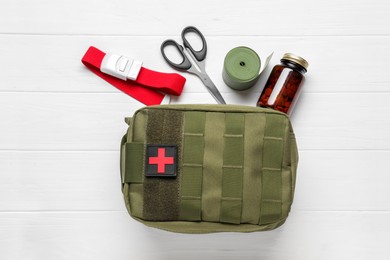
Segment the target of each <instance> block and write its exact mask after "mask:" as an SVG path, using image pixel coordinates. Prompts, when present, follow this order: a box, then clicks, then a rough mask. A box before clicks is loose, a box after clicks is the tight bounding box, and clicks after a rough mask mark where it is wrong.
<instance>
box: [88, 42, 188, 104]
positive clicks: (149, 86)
mask: <svg viewBox="0 0 390 260" xmlns="http://www.w3.org/2000/svg"><path fill="white" fill-rule="evenodd" d="M105 56H106V53H104V52H102V51H101V50H99V49H97V48H95V47H93V46H91V47H89V49H88V50H87V52H86V53H85V54H84V56H83V58H82V60H81V62H82V63H83V64H84V65H85V66H86V67H87V68H88V69H90V70H91V71H92V72H93V73H95V74H96V75H97V76H99V77H101V78H102V79H104V80H105V81H107V82H108V83H110V84H111V85H113V86H114V87H116V88H117V89H119V90H121V91H123V92H124V93H126V94H127V95H129V96H131V97H133V98H135V99H137V100H138V101H140V102H142V103H144V104H145V105H147V106H150V105H158V104H161V102H162V100H163V99H164V94H162V93H166V94H169V95H175V96H179V95H180V94H181V92H182V90H183V87H184V84H185V82H186V79H185V78H184V77H183V76H181V75H179V74H177V73H163V72H158V71H153V70H150V69H147V68H145V67H141V70H140V71H139V74H138V76H137V78H136V80H126V81H124V80H122V79H119V78H116V77H113V76H111V75H108V74H105V73H103V72H102V71H101V70H100V68H101V65H102V61H103V59H104V57H105Z"/></svg>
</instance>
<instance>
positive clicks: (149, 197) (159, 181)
mask: <svg viewBox="0 0 390 260" xmlns="http://www.w3.org/2000/svg"><path fill="white" fill-rule="evenodd" d="M182 126H183V113H182V112H180V111H167V110H150V111H149V112H148V120H147V128H146V141H147V144H166V145H171V144H176V145H177V148H178V154H181V152H182ZM180 163H181V158H180V156H179V157H178V164H180ZM180 176H181V169H180V167H178V169H177V177H176V178H156V177H154V178H153V177H148V178H144V190H143V194H144V209H143V217H144V219H145V220H152V221H159V220H165V221H168V220H178V219H179V203H180V198H179V185H180V183H179V180H180Z"/></svg>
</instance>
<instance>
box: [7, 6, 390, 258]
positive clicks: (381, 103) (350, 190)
mask: <svg viewBox="0 0 390 260" xmlns="http://www.w3.org/2000/svg"><path fill="white" fill-rule="evenodd" d="M389 13H390V2H389V1H388V0H371V1H368V0H357V1H352V0H350V1H346V0H339V1H335V0H317V1H311V0H297V1H289V0H273V1H264V0H261V1H260V0H252V1H250V0H241V1H236V0H235V1H233V0H218V1H203V0H199V1H194V2H189V1H179V0H172V1H161V0H142V1H135V0H133V1H132V0H129V1H120V0H114V1H103V0H85V1H76V0H58V1H44V0H35V1H31V0H19V1H15V0H1V1H0V259H1V260H8V259H12V260H18V259H37V260H42V259H49V260H52V259H72V260H73V259H115V260H120V259H169V260H171V259H299V260H301V259H354V260H357V259H376V260H377V259H390V247H389V244H390V211H389V210H390V188H389V187H390V167H389V161H390V150H389V149H390V117H389V114H390V89H389V87H390V73H389V67H390V65H389V64H390V62H389V61H390V26H389V24H390V15H389ZM187 25H194V26H196V27H198V28H199V29H200V30H201V31H202V32H203V33H204V34H205V37H206V39H207V41H208V47H209V52H208V57H207V71H208V72H209V74H210V76H211V78H212V79H213V80H214V82H215V83H216V85H217V86H218V88H219V89H220V91H221V93H222V95H223V96H224V97H225V99H226V101H227V102H228V103H231V104H233V103H234V104H247V105H254V104H255V102H256V100H257V98H258V96H259V94H260V92H261V89H262V87H263V86H264V83H265V80H266V78H267V76H268V74H269V72H270V69H271V68H272V66H274V65H275V64H277V63H278V62H279V59H280V57H281V56H282V55H283V53H285V52H293V53H296V54H298V55H302V56H303V57H305V58H307V60H308V61H309V62H310V67H309V71H308V73H307V80H306V82H305V85H304V92H303V94H302V96H301V98H300V100H299V104H298V106H297V107H296V110H295V111H294V114H293V116H292V121H293V125H294V128H295V132H296V136H297V140H298V145H299V152H300V163H299V169H298V179H297V189H296V196H295V201H294V204H293V208H292V212H291V215H290V217H289V219H288V220H287V222H286V224H285V225H283V226H282V227H281V228H279V229H277V230H274V231H270V232H258V233H251V234H240V233H220V234H209V235H184V234H175V233H169V232H165V231H160V230H156V229H151V228H147V227H145V226H143V225H142V224H139V223H138V222H136V221H134V220H132V219H131V218H130V217H129V216H128V214H127V212H126V209H125V206H124V202H123V199H122V194H121V191H120V184H119V183H120V179H119V165H118V160H119V150H118V149H119V141H120V138H121V136H122V134H123V133H124V131H125V130H126V124H125V123H124V121H123V118H124V117H125V116H131V115H132V114H133V112H134V111H135V110H136V109H138V108H140V107H142V104H140V103H138V102H137V101H135V100H133V99H132V98H130V97H129V96H127V95H125V94H123V93H121V92H119V91H118V90H116V89H115V88H113V87H111V86H110V85H108V84H107V83H106V82H104V81H103V80H102V79H100V78H98V77H96V76H95V75H94V74H92V73H91V72H90V71H88V70H87V69H86V68H85V67H84V66H83V65H82V64H81V62H80V59H81V57H82V55H83V54H84V52H85V51H86V50H87V48H88V47H89V46H90V45H94V46H96V47H98V48H100V49H102V50H105V51H110V52H115V53H120V54H125V55H127V56H131V57H134V58H137V59H141V60H143V61H144V64H145V66H146V67H148V68H151V69H156V70H160V71H173V70H172V69H171V68H170V67H169V66H168V65H167V64H166V63H165V62H164V61H163V59H162V56H161V54H160V44H161V42H162V41H163V40H165V39H166V38H167V37H169V38H172V37H173V38H174V39H177V40H179V39H180V37H179V34H180V32H181V30H182V28H184V27H185V26H187ZM239 45H245V46H249V47H251V48H253V49H254V50H256V51H257V52H258V53H259V54H260V55H261V56H262V57H264V56H265V55H267V54H268V53H270V52H271V51H275V54H274V58H273V59H272V61H271V64H270V66H269V67H268V69H267V70H266V71H265V73H264V76H263V77H262V78H261V79H260V81H259V82H258V84H256V86H255V87H253V88H252V89H250V90H248V91H245V92H240V93H238V92H234V91H232V90H231V89H229V88H228V87H227V86H226V85H225V84H224V83H223V81H222V77H221V71H222V64H223V58H224V57H225V55H226V53H227V52H228V50H230V49H231V48H233V47H236V46H239ZM183 75H184V76H185V77H187V84H186V87H185V91H184V93H183V95H182V96H181V97H180V98H175V99H173V102H172V103H214V100H213V98H212V97H211V96H210V95H209V94H208V93H207V92H206V90H205V88H204V87H203V85H202V84H201V83H200V81H199V79H198V78H196V77H195V76H192V75H189V74H183Z"/></svg>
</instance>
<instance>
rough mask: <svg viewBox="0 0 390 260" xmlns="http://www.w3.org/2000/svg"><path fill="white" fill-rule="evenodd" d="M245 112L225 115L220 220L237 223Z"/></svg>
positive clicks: (239, 219) (240, 204)
mask: <svg viewBox="0 0 390 260" xmlns="http://www.w3.org/2000/svg"><path fill="white" fill-rule="evenodd" d="M244 116H245V114H233V113H227V114H226V115H225V125H226V129H225V134H224V135H223V138H224V150H223V174H222V200H221V213H220V221H221V222H225V223H232V224H239V223H240V222H241V209H242V184H243V183H242V182H243V167H244V166H243V165H244V126H245V117H244Z"/></svg>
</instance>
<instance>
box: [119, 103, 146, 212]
mask: <svg viewBox="0 0 390 260" xmlns="http://www.w3.org/2000/svg"><path fill="white" fill-rule="evenodd" d="M147 120H148V114H147V111H146V110H142V111H138V112H137V113H136V114H135V115H134V117H133V119H132V120H131V122H132V124H131V125H129V129H128V131H127V142H133V141H134V142H139V143H146V133H145V129H146V122H147ZM126 157H127V156H126ZM144 178H145V177H144V176H143V175H142V182H143V181H144ZM125 185H126V186H127V192H124V196H125V201H128V204H126V205H127V207H128V208H127V209H128V210H129V209H130V211H131V212H132V214H133V216H135V217H139V218H143V204H144V189H143V187H144V186H143V184H136V183H133V184H125Z"/></svg>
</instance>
